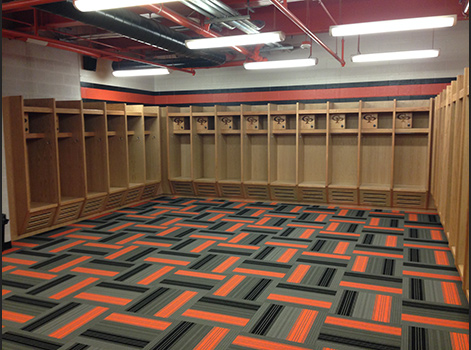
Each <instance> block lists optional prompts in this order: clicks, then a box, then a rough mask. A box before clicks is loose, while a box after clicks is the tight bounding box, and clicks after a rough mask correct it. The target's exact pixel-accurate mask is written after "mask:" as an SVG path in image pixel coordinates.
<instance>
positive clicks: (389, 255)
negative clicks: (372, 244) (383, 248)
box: [353, 250, 404, 259]
mask: <svg viewBox="0 0 471 350" xmlns="http://www.w3.org/2000/svg"><path fill="white" fill-rule="evenodd" d="M353 254H364V255H375V256H385V257H388V258H399V259H402V258H403V257H404V256H403V255H402V254H388V253H380V252H367V251H363V250H354V251H353Z"/></svg>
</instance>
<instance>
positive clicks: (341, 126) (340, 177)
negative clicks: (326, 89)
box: [327, 102, 360, 204]
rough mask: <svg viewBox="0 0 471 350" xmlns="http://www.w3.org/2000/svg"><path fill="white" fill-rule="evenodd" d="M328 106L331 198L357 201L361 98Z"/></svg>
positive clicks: (330, 199) (329, 197) (330, 200)
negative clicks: (359, 100) (358, 100)
mask: <svg viewBox="0 0 471 350" xmlns="http://www.w3.org/2000/svg"><path fill="white" fill-rule="evenodd" d="M327 107H328V109H327V111H328V114H327V116H328V119H329V123H328V128H327V135H328V138H329V141H328V142H329V146H328V149H327V154H328V162H329V163H328V166H327V168H328V178H327V185H328V187H327V191H328V202H329V203H344V204H358V172H359V169H358V157H359V142H360V141H359V140H360V138H359V115H360V114H359V113H360V106H359V102H347V103H329V104H328V106H327Z"/></svg>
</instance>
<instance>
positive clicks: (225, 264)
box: [212, 256, 240, 273]
mask: <svg viewBox="0 0 471 350" xmlns="http://www.w3.org/2000/svg"><path fill="white" fill-rule="evenodd" d="M239 260H240V257H238V256H231V257H229V258H227V259H226V260H225V261H224V262H223V263H222V264H220V265H219V266H217V267H216V268H214V269H213V271H212V272H215V273H223V272H225V271H226V270H227V269H228V268H229V267H231V266H232V265H234V264H235V263H236V262H237V261H239Z"/></svg>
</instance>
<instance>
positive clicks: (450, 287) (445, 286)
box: [440, 282, 461, 305]
mask: <svg viewBox="0 0 471 350" xmlns="http://www.w3.org/2000/svg"><path fill="white" fill-rule="evenodd" d="M440 284H441V287H442V293H443V299H444V300H445V303H447V304H452V305H461V299H460V294H459V292H458V287H457V286H456V283H453V282H440Z"/></svg>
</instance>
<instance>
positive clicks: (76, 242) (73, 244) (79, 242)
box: [49, 241, 86, 253]
mask: <svg viewBox="0 0 471 350" xmlns="http://www.w3.org/2000/svg"><path fill="white" fill-rule="evenodd" d="M85 242H86V241H75V242H72V243H69V244H65V245H63V246H62V247H58V248H56V249H52V250H50V251H49V253H58V252H61V251H63V250H66V249H68V248H71V247H75V246H76V245H80V244H82V243H85Z"/></svg>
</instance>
